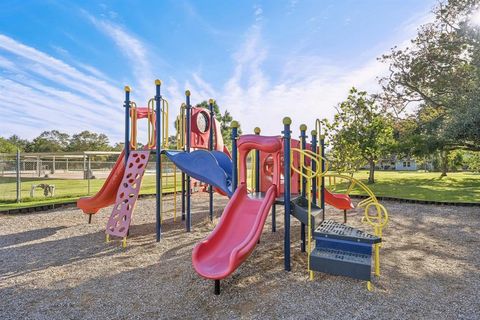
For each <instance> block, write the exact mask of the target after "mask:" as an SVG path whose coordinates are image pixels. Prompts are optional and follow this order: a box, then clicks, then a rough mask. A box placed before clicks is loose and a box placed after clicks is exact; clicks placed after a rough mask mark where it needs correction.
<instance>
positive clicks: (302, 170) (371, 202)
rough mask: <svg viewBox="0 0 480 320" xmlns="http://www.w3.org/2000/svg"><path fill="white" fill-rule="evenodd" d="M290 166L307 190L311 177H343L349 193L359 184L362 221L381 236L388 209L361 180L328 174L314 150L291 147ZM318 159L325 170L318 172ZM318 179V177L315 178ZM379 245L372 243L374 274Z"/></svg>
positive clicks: (377, 274)
mask: <svg viewBox="0 0 480 320" xmlns="http://www.w3.org/2000/svg"><path fill="white" fill-rule="evenodd" d="M294 152H298V153H300V167H299V168H297V167H295V166H294V164H293V153H294ZM305 157H308V158H310V160H311V162H310V166H307V165H306V164H305ZM290 159H291V162H290V167H291V170H293V171H294V172H296V173H298V174H299V175H300V176H302V177H303V178H304V179H306V184H307V186H306V188H307V190H311V186H312V180H313V178H315V177H317V178H325V177H327V178H329V179H331V178H333V179H334V183H335V184H336V178H340V179H344V180H347V181H349V182H350V185H349V187H348V189H347V192H348V193H350V192H351V191H352V189H353V188H354V187H355V186H360V187H361V188H362V189H363V190H364V191H365V192H366V193H367V195H368V198H367V199H364V200H362V201H360V202H359V203H358V205H357V207H365V215H364V217H363V218H362V222H366V223H368V224H370V225H371V226H372V227H373V229H374V234H375V235H376V236H377V237H382V230H383V228H384V227H385V226H386V225H387V223H388V219H389V218H388V211H387V209H386V208H385V207H384V206H383V205H382V204H380V203H379V202H378V200H377V198H376V196H375V194H374V193H373V192H372V190H371V189H370V188H368V187H367V186H366V185H365V184H364V183H363V182H361V181H359V180H357V179H355V178H353V177H350V176H346V175H341V174H329V173H328V166H329V164H328V161H327V160H326V159H325V158H323V157H321V156H320V155H318V154H317V153H315V152H312V151H310V150H301V149H298V148H292V149H291V154H290ZM320 159H323V160H324V161H325V171H323V172H320V171H321V170H320V168H321V167H320ZM313 162H316V168H317V169H316V170H312V166H311V164H312V163H313ZM317 180H320V179H317ZM306 195H307V203H308V208H307V219H308V226H307V228H308V234H307V247H308V248H307V250H308V251H307V255H308V256H307V259H308V266H307V269H308V271H309V278H310V280H312V279H313V271H312V270H311V269H310V254H311V249H312V247H311V246H312V245H311V241H312V239H311V238H312V230H311V225H310V224H311V210H312V208H311V200H312V193H311V192H306ZM371 208H375V209H376V215H372V214H371V213H370V209H371ZM380 247H381V244H379V243H377V244H375V245H374V272H375V275H376V276H379V275H380ZM367 288H368V289H369V290H370V289H371V283H370V281H369V282H368V283H367Z"/></svg>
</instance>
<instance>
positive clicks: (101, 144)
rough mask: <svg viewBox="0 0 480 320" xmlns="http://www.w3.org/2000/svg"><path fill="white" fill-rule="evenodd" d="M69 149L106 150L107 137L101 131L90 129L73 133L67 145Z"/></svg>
mask: <svg viewBox="0 0 480 320" xmlns="http://www.w3.org/2000/svg"><path fill="white" fill-rule="evenodd" d="M68 150H69V151H108V150H111V147H110V146H109V141H108V137H107V136H106V135H105V134H103V133H95V132H90V131H87V130H85V131H82V132H80V133H78V134H74V135H73V136H72V139H71V141H70V144H69V145H68Z"/></svg>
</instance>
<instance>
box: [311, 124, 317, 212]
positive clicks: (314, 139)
mask: <svg viewBox="0 0 480 320" xmlns="http://www.w3.org/2000/svg"><path fill="white" fill-rule="evenodd" d="M311 134H312V142H311V144H312V152H314V153H315V154H317V131H315V130H312V132H311ZM312 170H313V171H314V172H315V170H317V163H316V162H315V161H312ZM312 193H313V198H312V199H313V204H314V205H316V204H317V177H314V178H313V179H312Z"/></svg>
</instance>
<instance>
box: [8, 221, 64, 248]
mask: <svg viewBox="0 0 480 320" xmlns="http://www.w3.org/2000/svg"><path fill="white" fill-rule="evenodd" d="M65 228H67V227H65V226H61V227H51V228H43V229H35V230H29V231H25V232H19V233H12V234H6V235H0V249H2V248H5V247H9V246H14V245H18V244H22V243H24V242H29V241H35V240H39V239H43V238H47V237H49V236H52V235H54V234H55V233H57V231H58V230H62V229H65Z"/></svg>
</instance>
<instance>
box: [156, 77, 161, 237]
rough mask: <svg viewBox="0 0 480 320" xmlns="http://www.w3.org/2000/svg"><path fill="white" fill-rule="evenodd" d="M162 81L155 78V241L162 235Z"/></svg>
mask: <svg viewBox="0 0 480 320" xmlns="http://www.w3.org/2000/svg"><path fill="white" fill-rule="evenodd" d="M161 85H162V82H161V81H160V80H158V79H157V80H155V156H156V159H155V160H156V161H155V171H156V179H155V181H156V183H155V187H156V197H155V206H156V215H155V226H156V231H157V242H158V241H160V238H161V236H162V212H161V210H162V205H161V204H162V146H161V141H162V140H161V132H162V130H161V127H160V126H161V123H162V121H161V119H160V118H161V117H162V110H161V102H162V95H161V94H160V86H161Z"/></svg>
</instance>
